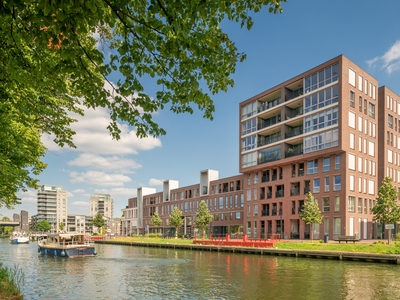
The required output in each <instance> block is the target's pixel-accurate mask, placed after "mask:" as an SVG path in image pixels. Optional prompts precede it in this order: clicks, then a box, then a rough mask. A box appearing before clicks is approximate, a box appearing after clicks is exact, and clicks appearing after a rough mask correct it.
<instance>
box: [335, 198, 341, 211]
mask: <svg viewBox="0 0 400 300" xmlns="http://www.w3.org/2000/svg"><path fill="white" fill-rule="evenodd" d="M339 210H340V197H339V196H335V212H338V211H339Z"/></svg>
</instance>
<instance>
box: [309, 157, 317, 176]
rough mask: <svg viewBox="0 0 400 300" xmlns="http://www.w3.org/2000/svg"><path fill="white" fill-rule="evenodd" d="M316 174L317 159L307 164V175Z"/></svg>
mask: <svg viewBox="0 0 400 300" xmlns="http://www.w3.org/2000/svg"><path fill="white" fill-rule="evenodd" d="M316 173H318V159H314V160H312V161H309V162H308V163H307V174H316Z"/></svg>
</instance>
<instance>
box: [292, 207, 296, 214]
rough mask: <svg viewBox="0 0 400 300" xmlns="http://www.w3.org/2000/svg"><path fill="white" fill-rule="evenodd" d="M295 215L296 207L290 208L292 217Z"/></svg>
mask: <svg viewBox="0 0 400 300" xmlns="http://www.w3.org/2000/svg"><path fill="white" fill-rule="evenodd" d="M295 214H296V207H292V215H295Z"/></svg>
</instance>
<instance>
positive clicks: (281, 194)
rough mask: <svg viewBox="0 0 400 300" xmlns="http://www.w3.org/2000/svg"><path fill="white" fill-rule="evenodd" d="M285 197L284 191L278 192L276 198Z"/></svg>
mask: <svg viewBox="0 0 400 300" xmlns="http://www.w3.org/2000/svg"><path fill="white" fill-rule="evenodd" d="M284 196H285V192H284V190H280V191H276V193H275V198H281V197H284Z"/></svg>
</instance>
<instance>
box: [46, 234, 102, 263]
mask: <svg viewBox="0 0 400 300" xmlns="http://www.w3.org/2000/svg"><path fill="white" fill-rule="evenodd" d="M38 246H39V248H38V252H39V253H40V254H42V255H50V256H65V257H78V256H93V255H97V252H96V250H95V247H94V244H91V243H90V241H86V238H85V235H84V234H81V233H49V234H48V235H47V238H46V239H41V240H39V241H38Z"/></svg>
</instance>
